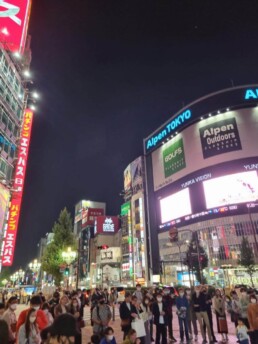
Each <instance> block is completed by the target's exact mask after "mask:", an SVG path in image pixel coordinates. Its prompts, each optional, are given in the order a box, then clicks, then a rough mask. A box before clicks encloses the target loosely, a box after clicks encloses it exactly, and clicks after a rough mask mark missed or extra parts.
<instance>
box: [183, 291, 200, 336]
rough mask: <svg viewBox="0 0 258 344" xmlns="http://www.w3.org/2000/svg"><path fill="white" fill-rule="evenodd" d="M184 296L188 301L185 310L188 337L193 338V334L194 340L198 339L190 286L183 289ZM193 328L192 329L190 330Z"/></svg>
mask: <svg viewBox="0 0 258 344" xmlns="http://www.w3.org/2000/svg"><path fill="white" fill-rule="evenodd" d="M185 294H186V298H187V300H188V302H189V308H188V311H187V322H188V331H189V337H190V339H193V334H194V336H195V341H196V342H197V341H198V327H197V318H196V314H195V312H194V307H193V300H192V292H191V289H190V288H186V289H185ZM192 328H193V330H192Z"/></svg>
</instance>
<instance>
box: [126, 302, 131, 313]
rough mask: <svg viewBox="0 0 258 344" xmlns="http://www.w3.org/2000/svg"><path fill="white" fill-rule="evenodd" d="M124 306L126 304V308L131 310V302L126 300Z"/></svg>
mask: <svg viewBox="0 0 258 344" xmlns="http://www.w3.org/2000/svg"><path fill="white" fill-rule="evenodd" d="M126 306H127V308H128V309H129V311H130V310H131V304H130V302H126Z"/></svg>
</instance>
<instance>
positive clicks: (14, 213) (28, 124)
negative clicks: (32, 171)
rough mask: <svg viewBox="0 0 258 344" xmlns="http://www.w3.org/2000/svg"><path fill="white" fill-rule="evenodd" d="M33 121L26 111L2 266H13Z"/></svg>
mask: <svg viewBox="0 0 258 344" xmlns="http://www.w3.org/2000/svg"><path fill="white" fill-rule="evenodd" d="M32 121H33V112H32V111H31V110H26V111H25V114H24V119H23V126H22V130H21V140H20V145H19V151H18V157H17V165H16V169H15V175H14V184H13V188H14V191H13V193H12V199H11V205H10V209H9V218H8V223H7V231H6V235H5V239H4V244H3V255H2V265H3V266H11V265H12V264H13V256H14V250H15V242H16V236H17V231H18V224H19V218H20V210H21V202H22V194H23V187H24V182H25V174H26V167H27V160H28V154H29V146H30V138H31V128H32Z"/></svg>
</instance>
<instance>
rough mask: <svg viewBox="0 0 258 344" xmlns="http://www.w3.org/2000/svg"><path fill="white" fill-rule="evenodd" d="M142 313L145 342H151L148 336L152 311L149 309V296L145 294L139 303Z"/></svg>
mask: <svg viewBox="0 0 258 344" xmlns="http://www.w3.org/2000/svg"><path fill="white" fill-rule="evenodd" d="M140 307H141V310H142V313H141V318H142V320H143V321H144V327H145V332H146V336H145V343H151V341H152V340H151V336H150V320H152V317H153V315H152V311H151V303H150V298H149V296H147V295H145V296H144V298H143V300H142V303H141V305H140Z"/></svg>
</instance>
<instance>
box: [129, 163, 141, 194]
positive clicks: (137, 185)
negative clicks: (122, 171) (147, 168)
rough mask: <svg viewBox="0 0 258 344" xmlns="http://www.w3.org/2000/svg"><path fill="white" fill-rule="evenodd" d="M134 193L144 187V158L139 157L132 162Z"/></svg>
mask: <svg viewBox="0 0 258 344" xmlns="http://www.w3.org/2000/svg"><path fill="white" fill-rule="evenodd" d="M131 173H132V189H133V194H136V193H137V192H138V191H140V190H142V189H143V158H142V157H139V158H137V159H135V160H134V161H133V162H132V163H131Z"/></svg>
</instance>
